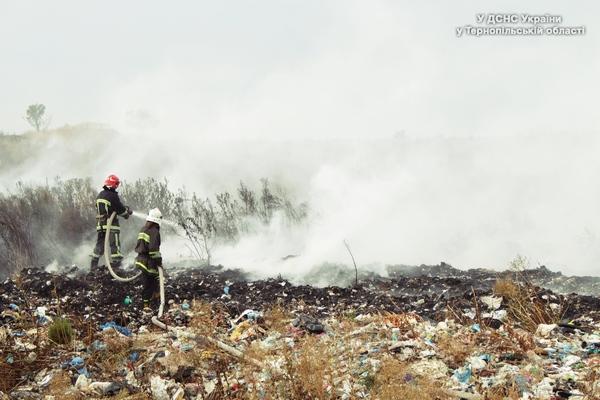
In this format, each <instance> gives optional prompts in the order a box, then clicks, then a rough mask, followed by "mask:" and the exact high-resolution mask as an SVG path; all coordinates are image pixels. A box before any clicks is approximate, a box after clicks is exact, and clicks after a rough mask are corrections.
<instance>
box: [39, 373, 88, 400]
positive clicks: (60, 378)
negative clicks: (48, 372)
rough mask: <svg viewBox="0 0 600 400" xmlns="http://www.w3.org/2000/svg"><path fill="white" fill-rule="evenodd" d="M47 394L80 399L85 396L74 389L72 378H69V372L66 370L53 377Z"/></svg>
mask: <svg viewBox="0 0 600 400" xmlns="http://www.w3.org/2000/svg"><path fill="white" fill-rule="evenodd" d="M45 394H46V395H49V396H54V398H56V399H61V400H62V399H64V400H80V399H84V398H85V397H84V396H83V395H81V394H79V393H78V392H76V391H75V390H73V386H72V385H71V378H69V374H67V373H66V372H64V371H61V372H59V373H57V374H56V375H54V377H52V380H51V381H50V385H49V386H48V390H47V392H46V393H45Z"/></svg>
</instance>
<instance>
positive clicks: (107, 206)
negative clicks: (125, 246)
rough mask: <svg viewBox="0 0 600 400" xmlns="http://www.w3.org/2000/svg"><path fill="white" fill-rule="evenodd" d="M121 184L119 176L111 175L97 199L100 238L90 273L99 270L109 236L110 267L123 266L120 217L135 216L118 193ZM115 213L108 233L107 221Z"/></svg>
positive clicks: (97, 230) (97, 228)
mask: <svg viewBox="0 0 600 400" xmlns="http://www.w3.org/2000/svg"><path fill="white" fill-rule="evenodd" d="M120 183H121V181H120V180H119V177H118V176H116V175H109V176H108V177H107V178H106V180H105V181H104V186H103V187H102V191H101V192H100V193H98V196H97V197H96V211H97V214H96V221H97V222H96V232H97V233H98V237H97V240H96V247H95V248H94V251H93V253H92V263H91V265H90V271H94V270H96V269H98V260H99V259H100V257H101V256H102V255H103V254H104V239H105V237H106V235H107V234H108V235H110V236H109V243H110V260H111V262H110V265H111V266H112V267H113V268H116V267H119V266H121V261H122V260H123V255H122V254H121V246H120V240H119V235H120V229H121V228H120V226H119V218H118V217H119V216H121V217H123V218H125V219H127V218H129V216H130V215H131V214H133V211H131V209H130V208H129V207H126V206H124V205H123V203H121V199H120V198H119V193H117V188H118V187H119V184H120ZM113 211H114V212H116V213H117V216H116V217H115V218H114V219H113V221H112V224H111V228H110V232H107V231H106V230H107V221H108V219H109V218H110V216H111V214H112V213H113Z"/></svg>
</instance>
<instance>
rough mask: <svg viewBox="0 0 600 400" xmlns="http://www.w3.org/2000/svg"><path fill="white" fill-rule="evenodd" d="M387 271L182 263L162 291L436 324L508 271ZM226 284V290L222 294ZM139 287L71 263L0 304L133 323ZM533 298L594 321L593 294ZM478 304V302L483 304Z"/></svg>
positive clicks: (5, 286)
mask: <svg viewBox="0 0 600 400" xmlns="http://www.w3.org/2000/svg"><path fill="white" fill-rule="evenodd" d="M456 271H458V272H456ZM388 273H389V276H388V277H381V276H378V275H375V274H373V273H369V274H365V273H363V274H361V276H360V279H359V283H358V285H351V286H349V287H338V286H328V287H315V286H309V285H294V284H292V283H290V282H289V281H287V280H285V279H282V278H281V277H278V278H271V279H263V280H251V279H250V278H249V277H248V276H247V275H246V274H245V273H244V272H243V271H241V270H237V269H226V268H223V267H221V266H217V267H205V268H186V269H179V270H175V271H173V270H172V271H167V274H168V275H167V280H166V282H167V284H166V287H165V293H166V297H167V299H168V300H172V303H173V304H171V305H169V306H170V307H178V305H179V304H180V303H182V302H183V301H184V300H187V301H189V302H191V301H192V300H194V299H199V300H204V301H208V302H211V303H213V304H219V305H221V306H222V308H223V309H224V310H226V311H227V312H228V314H229V315H230V316H232V317H235V316H237V315H239V314H240V313H241V312H243V311H244V310H246V309H253V310H258V311H266V310H268V309H269V308H271V307H273V306H274V305H280V306H282V307H284V308H286V309H288V310H290V311H292V312H296V313H303V314H309V315H312V316H315V317H317V318H326V317H330V316H338V315H342V314H343V315H348V314H354V315H358V314H366V313H383V312H392V313H403V312H415V313H417V314H418V315H419V316H421V317H423V318H426V319H431V320H436V321H440V320H444V319H445V318H446V317H448V309H449V308H452V309H453V310H468V309H471V308H473V307H474V305H475V302H474V298H475V299H478V298H479V297H480V296H483V295H490V294H492V293H493V286H494V283H495V281H496V279H498V278H506V277H507V274H509V272H504V273H498V272H493V271H488V270H482V269H477V270H470V271H459V270H456V269H454V268H452V267H451V266H449V265H447V264H443V263H442V264H440V265H439V266H430V267H427V266H421V267H411V268H408V267H406V268H403V267H395V268H392V269H391V270H390V271H388ZM528 274H529V275H530V276H529V278H531V279H532V280H533V281H536V279H537V278H540V276H542V278H544V277H546V278H547V280H548V279H550V278H551V276H550V277H548V276H546V275H548V274H550V275H552V274H556V273H553V272H550V271H548V270H547V269H545V268H544V267H541V268H538V269H535V270H530V272H528ZM536 277H537V278H536ZM537 280H538V281H539V279H537ZM227 283H229V284H227ZM225 286H228V287H229V292H228V294H226V293H225V290H224V289H225ZM141 289H142V286H141V281H133V282H129V283H120V282H116V281H114V280H113V279H112V278H111V276H110V275H109V274H108V271H107V270H106V269H105V268H102V269H101V270H99V271H98V272H96V273H84V272H82V271H78V270H77V268H73V269H72V270H71V271H67V272H63V273H60V274H53V273H48V272H46V271H44V270H41V269H36V268H29V269H24V270H22V271H21V272H20V274H19V275H18V277H17V276H14V277H13V278H10V279H6V280H5V281H4V282H2V283H1V284H0V309H1V310H7V309H9V308H10V305H11V304H14V305H17V306H18V307H19V308H20V309H21V310H26V309H28V310H29V311H33V310H35V308H36V307H39V306H46V307H48V309H49V310H48V314H49V315H56V314H65V315H68V316H71V317H73V318H77V319H80V320H83V321H88V322H97V323H103V322H106V321H111V320H114V321H117V322H118V323H121V324H122V325H127V324H132V325H133V326H134V327H135V326H136V325H138V324H141V323H143V321H144V319H145V318H146V319H147V318H148V317H147V316H143V314H142V311H141V302H142V300H141V297H140V296H141ZM126 296H130V297H131V298H132V300H133V303H132V304H131V305H125V304H124V299H125V297H126ZM537 296H539V297H540V298H542V297H543V296H550V297H552V296H555V297H552V298H554V299H555V301H557V302H561V303H562V304H566V305H567V306H568V307H567V311H566V314H565V315H564V319H566V320H571V319H575V318H578V317H581V316H587V317H591V318H592V319H594V320H600V297H598V296H593V295H580V294H575V293H571V294H568V295H559V294H556V293H554V292H552V291H551V290H549V289H544V288H541V287H540V288H539V290H538V291H537ZM478 305H479V307H483V305H482V304H481V302H478ZM13 308H14V306H13ZM2 315H3V316H2V317H0V322H2V323H10V322H11V317H10V315H8V314H2ZM185 318H186V317H185V316H183V315H182V316H181V319H179V320H175V321H171V323H173V324H177V325H185V324H186V322H187V321H186V320H185Z"/></svg>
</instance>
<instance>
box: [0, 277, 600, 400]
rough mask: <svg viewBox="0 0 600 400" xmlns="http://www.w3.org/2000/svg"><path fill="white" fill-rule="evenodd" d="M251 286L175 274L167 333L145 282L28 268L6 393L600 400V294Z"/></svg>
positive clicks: (8, 289) (474, 285)
mask: <svg viewBox="0 0 600 400" xmlns="http://www.w3.org/2000/svg"><path fill="white" fill-rule="evenodd" d="M242 278H243V277H242V276H241V275H240V273H239V272H236V271H223V270H214V269H212V270H211V269H197V270H186V271H185V272H183V273H182V274H181V275H180V276H175V275H173V276H171V277H170V279H169V284H168V286H167V288H166V292H167V297H168V298H169V299H170V300H169V304H168V309H167V312H166V313H165V315H164V317H163V318H162V320H163V322H165V323H166V324H167V325H168V326H169V327H170V328H171V329H170V330H169V331H164V330H162V329H159V328H158V327H156V326H154V325H153V324H152V323H151V317H152V316H151V315H148V314H145V313H144V312H143V311H142V310H140V309H139V307H138V303H139V298H138V295H137V294H138V293H139V291H138V290H137V286H136V284H131V285H127V284H125V285H121V284H117V283H115V282H112V281H111V280H110V277H108V276H105V274H97V275H94V276H90V275H87V276H86V275H83V276H82V275H78V274H77V272H76V271H71V273H70V274H59V275H55V274H49V273H46V272H44V271H41V270H36V269H30V270H24V271H22V273H21V274H20V275H19V276H15V277H14V278H12V279H8V280H6V281H4V282H3V283H2V284H1V285H0V307H1V309H2V310H3V311H2V313H1V314H0V321H1V322H2V326H1V328H0V399H88V398H107V397H113V398H117V399H125V398H128V399H504V398H509V399H563V398H574V399H598V398H600V317H599V311H600V307H599V305H600V299H599V298H598V297H594V296H580V295H576V294H570V295H560V294H556V293H553V292H551V291H549V290H547V289H542V288H540V287H537V286H535V285H532V284H531V283H530V282H527V281H517V280H513V279H509V278H502V279H496V280H495V281H494V280H489V282H487V281H486V282H487V283H486V284H481V282H482V281H481V280H478V282H475V281H471V282H470V281H469V280H468V279H467V278H465V279H463V280H461V281H460V282H455V281H453V280H451V279H452V278H448V279H450V280H445V279H447V278H439V277H428V276H424V275H420V276H415V277H413V278H407V277H402V278H401V279H400V278H398V279H380V278H373V279H371V280H370V281H361V282H360V284H359V285H358V286H355V287H349V288H339V287H325V288H315V287H311V286H296V285H292V284H290V283H289V282H288V281H285V280H282V279H271V280H261V281H247V280H243V279H242ZM402 285H404V286H402ZM418 285H420V286H419V287H420V290H418V288H417V286H418ZM403 287H406V288H407V289H406V290H405V291H403ZM218 344H222V345H224V346H219V345H218ZM224 349H225V350H224ZM227 349H231V350H230V351H228V350H227Z"/></svg>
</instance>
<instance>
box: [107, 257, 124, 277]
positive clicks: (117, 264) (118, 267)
mask: <svg viewBox="0 0 600 400" xmlns="http://www.w3.org/2000/svg"><path fill="white" fill-rule="evenodd" d="M121 264H122V263H121V260H118V261H113V262H111V263H110V266H111V267H112V269H113V271H115V273H116V274H117V275H119V274H121V273H122V272H123V271H122V270H121Z"/></svg>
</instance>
